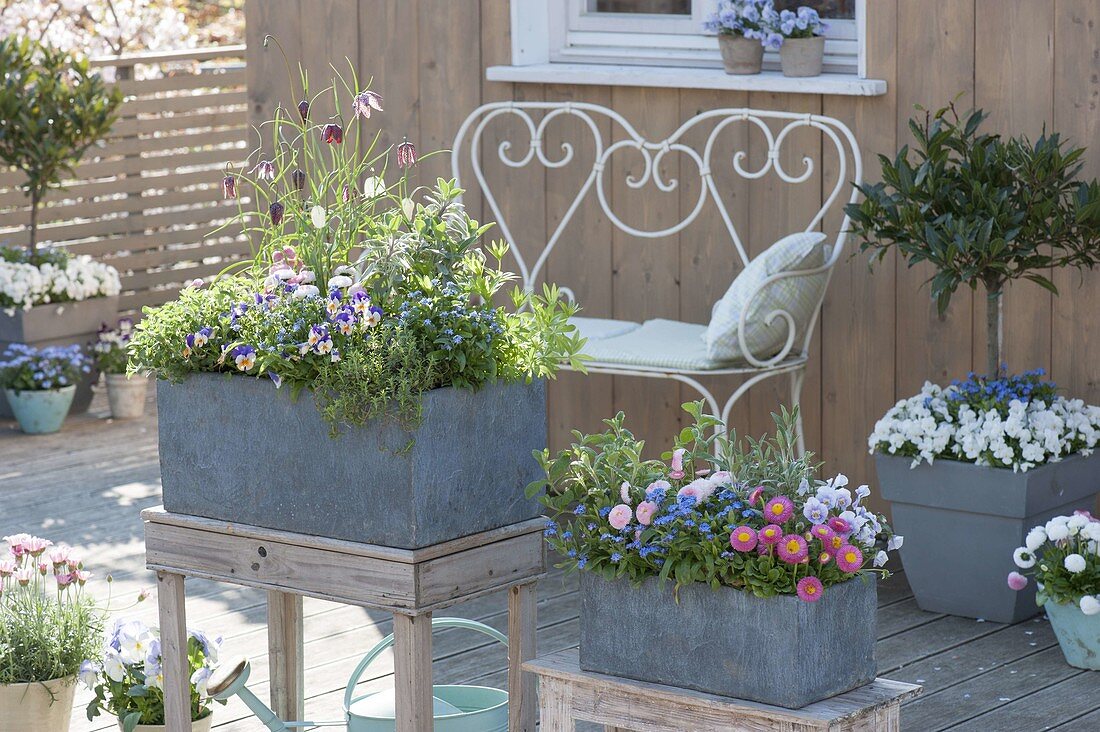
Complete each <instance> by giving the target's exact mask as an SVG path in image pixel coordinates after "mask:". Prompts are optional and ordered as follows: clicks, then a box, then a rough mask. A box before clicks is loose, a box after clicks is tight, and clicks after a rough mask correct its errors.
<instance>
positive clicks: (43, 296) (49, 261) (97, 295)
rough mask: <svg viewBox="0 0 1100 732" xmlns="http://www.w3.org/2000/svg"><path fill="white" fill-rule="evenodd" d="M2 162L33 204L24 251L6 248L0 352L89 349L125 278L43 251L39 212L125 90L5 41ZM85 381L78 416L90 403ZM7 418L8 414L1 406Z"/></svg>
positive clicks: (1, 259) (37, 46)
mask: <svg viewBox="0 0 1100 732" xmlns="http://www.w3.org/2000/svg"><path fill="white" fill-rule="evenodd" d="M0 77H3V78H4V80H5V84H4V86H3V88H0V163H2V164H3V165H4V166H9V167H12V168H15V169H17V170H19V171H21V172H22V173H23V175H24V176H25V178H24V180H22V181H21V182H20V186H21V187H22V189H23V190H24V192H25V193H26V195H27V197H28V199H29V203H30V207H29V211H28V216H29V219H28V223H27V245H26V247H25V248H22V247H20V248H12V247H0V347H3V346H5V345H7V344H8V343H30V344H32V345H68V344H72V343H81V344H83V343H87V341H88V340H89V337H90V336H91V335H92V334H94V333H95V330H96V328H97V327H99V324H100V323H101V322H104V321H110V320H114V318H115V317H116V316H117V314H118V293H119V278H118V272H117V271H116V270H115V269H114V267H111V266H109V265H105V264H101V263H99V262H95V261H93V260H92V259H91V258H90V257H88V256H86V255H82V256H71V255H70V254H69V253H68V252H66V251H63V250H43V249H41V248H40V247H39V239H40V238H41V237H40V231H39V228H38V216H39V213H40V211H41V209H42V206H43V205H44V204H45V202H46V197H47V194H48V193H49V192H50V191H53V190H57V189H59V188H60V187H61V184H62V182H63V181H65V180H66V179H68V178H71V177H72V176H73V173H74V168H75V166H76V164H77V162H78V161H79V160H80V158H81V157H82V156H83V155H84V153H85V152H86V151H87V150H88V148H90V147H91V146H92V145H94V144H95V143H96V142H98V141H100V140H102V139H103V137H105V136H106V135H107V133H108V132H109V131H110V128H111V125H112V124H113V123H114V120H115V118H116V113H117V110H118V107H119V105H120V104H121V103H122V94H121V92H119V91H118V90H117V89H111V88H108V87H107V85H106V84H105V83H104V82H103V80H102V79H101V78H100V77H99V76H98V75H96V74H95V73H93V72H92V70H91V67H90V66H89V65H88V62H87V60H85V59H82V58H79V57H76V56H73V55H70V54H68V53H65V52H62V51H59V50H57V49H54V48H50V47H49V46H46V45H43V44H41V43H37V42H34V41H31V40H29V39H26V38H17V37H14V36H13V37H9V38H5V39H0ZM91 383H92V379H91V378H89V379H86V380H84V381H83V382H82V383H81V384H80V386H79V388H78V393H77V396H76V398H75V399H74V402H73V407H72V409H73V411H77V412H79V411H84V410H85V409H87V407H88V404H89V403H90V402H91V396H92V391H91ZM0 416H11V411H10V409H9V407H8V405H7V403H6V402H5V401H3V400H0Z"/></svg>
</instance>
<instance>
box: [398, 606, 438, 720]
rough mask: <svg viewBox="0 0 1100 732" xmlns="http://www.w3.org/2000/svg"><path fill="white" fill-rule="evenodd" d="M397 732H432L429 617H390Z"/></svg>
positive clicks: (430, 621)
mask: <svg viewBox="0 0 1100 732" xmlns="http://www.w3.org/2000/svg"><path fill="white" fill-rule="evenodd" d="M393 635H394V638H393V640H394V645H393V652H394V660H393V677H394V684H395V686H396V687H397V688H396V694H397V732H431V729H432V726H433V725H432V711H433V710H432V616H431V613H427V614H425V615H417V616H411V615H394V616H393Z"/></svg>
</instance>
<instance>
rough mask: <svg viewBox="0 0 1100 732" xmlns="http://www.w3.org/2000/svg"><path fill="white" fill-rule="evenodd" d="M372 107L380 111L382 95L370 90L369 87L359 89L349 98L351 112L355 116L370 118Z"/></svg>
mask: <svg viewBox="0 0 1100 732" xmlns="http://www.w3.org/2000/svg"><path fill="white" fill-rule="evenodd" d="M372 109H377V110H378V111H379V112H381V111H382V95H381V94H379V93H378V92H372V91H371V90H370V89H368V90H366V91H361V92H359V93H358V94H356V95H355V98H354V99H352V100H351V112H352V115H353V116H355V117H363V118H364V119H370V112H371V110H372Z"/></svg>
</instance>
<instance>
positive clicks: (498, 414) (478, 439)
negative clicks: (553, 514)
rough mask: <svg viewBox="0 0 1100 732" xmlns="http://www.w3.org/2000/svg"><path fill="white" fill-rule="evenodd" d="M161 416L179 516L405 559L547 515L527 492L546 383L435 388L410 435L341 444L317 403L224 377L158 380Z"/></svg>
mask: <svg viewBox="0 0 1100 732" xmlns="http://www.w3.org/2000/svg"><path fill="white" fill-rule="evenodd" d="M157 408H158V411H159V414H160V463H161V480H162V484H163V491H164V507H165V509H166V510H168V511H170V512H173V513H182V514H189V515H193V516H203V517H206V518H212V519H218V520H222V521H231V522H237V523H243V524H250V525H253V526H262V527H266V528H271V529H279V530H283V531H291V532H296V533H302V534H309V535H312V536H322V537H329V538H334V539H345V540H348V541H356V542H362V543H366V544H376V545H382V546H390V547H397V548H402V549H417V548H421V547H425V546H430V545H432V544H437V543H439V542H443V541H449V540H451V539H456V538H459V537H461V536H467V535H469V534H475V533H478V532H482V531H488V530H490V529H495V528H499V527H501V526H507V525H509V524H513V523H517V522H520V521H524V520H526V519H531V518H534V517H536V516H538V515H539V503H538V501H537V499H528V498H526V497H525V496H524V489H525V487H526V486H527V484H528V483H530V482H531V481H533V480H536V479H537V478H539V477H541V471H540V469H539V466H538V463H537V462H536V461H535V460H534V458H533V457H532V456H531V451H532V450H535V449H539V450H541V449H543V448H544V447H545V446H546V396H545V386H544V384H542V383H541V382H536V383H534V384H529V385H528V384H522V383H513V384H492V385H489V386H486V387H485V388H483V389H481V390H480V391H477V392H473V391H469V390H464V389H454V388H444V389H435V390H432V391H430V392H427V393H425V394H424V396H423V415H422V416H423V418H422V421H421V423H420V425H419V427H418V428H417V429H416V430H415V431H414V432H412V433H409V432H406V431H405V430H404V429H403V428H402V427H401V425H400V424H398V422H397V421H396V420H395V419H392V418H384V419H379V420H375V421H372V422H370V423H368V424H366V425H364V426H362V427H348V428H345V429H344V430H343V431H342V433H341V434H340V435H339V436H337V437H332V436H330V425H329V423H327V422H325V421H324V419H323V418H322V417H321V414H320V413H319V412H318V411H317V408H316V406H315V404H314V402H313V398H312V394H311V393H310V392H308V391H303V392H302V393H301V395H300V396H299V398H298V400H297V401H293V400H291V398H290V395H289V393H288V390H287V389H282V390H276V389H275V387H274V385H273V384H272V383H271V382H270V381H269V380H267V379H255V378H250V377H243V376H226V375H224V374H195V375H192V376H190V377H188V378H187V379H185V380H184V381H183V382H181V383H178V384H173V383H169V382H166V381H160V382H158V384H157Z"/></svg>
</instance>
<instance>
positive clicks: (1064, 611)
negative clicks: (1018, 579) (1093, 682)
mask: <svg viewBox="0 0 1100 732" xmlns="http://www.w3.org/2000/svg"><path fill="white" fill-rule="evenodd" d="M1043 609H1044V610H1046V611H1047V617H1048V618H1050V625H1051V627H1052V628H1054V635H1055V636H1057V637H1058V645H1060V646H1061V647H1062V655H1063V656H1065V657H1066V663H1068V664H1069V665H1070V666H1073V667H1074V668H1084V669H1088V670H1090V671H1100V615H1085V614H1084V613H1083V612H1081V606H1080V605H1078V604H1077V603H1075V602H1067V603H1065V604H1058V603H1056V602H1047V603H1046V604H1045V605H1043Z"/></svg>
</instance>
